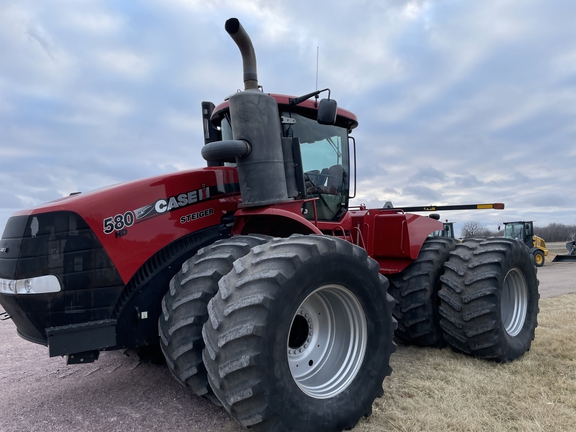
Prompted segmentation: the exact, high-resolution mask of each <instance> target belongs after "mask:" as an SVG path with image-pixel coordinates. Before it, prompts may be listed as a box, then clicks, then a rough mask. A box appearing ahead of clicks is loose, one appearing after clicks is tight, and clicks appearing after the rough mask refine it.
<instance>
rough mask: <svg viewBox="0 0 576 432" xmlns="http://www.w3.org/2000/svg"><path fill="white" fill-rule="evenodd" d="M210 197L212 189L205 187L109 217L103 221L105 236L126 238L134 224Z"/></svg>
mask: <svg viewBox="0 0 576 432" xmlns="http://www.w3.org/2000/svg"><path fill="white" fill-rule="evenodd" d="M210 196H211V195H210V188H209V187H206V186H203V187H201V188H200V189H194V190H191V191H189V192H185V193H181V194H178V195H174V196H170V197H168V198H162V199H159V200H157V201H156V202H155V203H154V204H148V205H145V206H144V207H140V208H137V209H136V210H134V211H127V212H126V213H124V214H121V213H119V214H117V215H116V216H110V217H107V218H106V219H104V221H103V224H104V227H103V231H104V234H112V233H113V232H116V237H121V236H124V235H125V234H126V233H127V230H126V228H128V227H131V226H132V225H134V223H139V222H143V221H144V220H146V219H150V218H152V217H154V216H158V215H161V214H163V213H166V212H171V211H174V210H178V209H180V208H183V207H188V206H191V205H194V204H196V203H199V202H200V201H205V200H207V199H208V198H210ZM187 222H189V221H187ZM181 223H184V222H181Z"/></svg>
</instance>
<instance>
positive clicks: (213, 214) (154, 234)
mask: <svg viewBox="0 0 576 432" xmlns="http://www.w3.org/2000/svg"><path fill="white" fill-rule="evenodd" d="M239 201H240V194H239V192H238V177H237V174H236V169H235V168H231V167H210V168H203V169H197V170H190V171H183V172H179V173H174V174H168V175H162V176H157V177H152V178H148V179H143V180H137V181H133V182H129V183H123V184H120V185H115V186H110V187H107V188H104V189H99V190H97V191H93V192H88V193H82V194H78V195H71V196H68V197H65V198H61V199H58V200H56V201H52V202H49V203H46V204H43V205H41V206H38V207H36V208H34V209H31V210H23V211H20V212H18V213H16V214H17V215H34V214H39V213H44V212H49V211H60V210H63V211H71V212H75V213H77V214H79V215H80V216H81V217H82V218H83V219H84V220H85V221H86V223H88V225H89V226H90V228H91V229H92V230H93V231H94V233H95V234H96V236H97V237H98V239H99V240H100V242H101V243H102V245H103V246H104V248H105V250H106V251H107V252H108V255H109V256H110V258H111V259H112V262H113V263H114V265H115V266H116V268H117V270H118V272H119V273H120V276H121V277H122V279H123V281H124V282H125V283H127V282H128V281H129V280H130V278H131V277H132V276H133V275H134V273H135V272H136V271H137V270H138V269H139V268H140V267H141V266H142V264H143V263H144V262H146V260H147V259H149V258H150V257H151V256H152V255H153V254H154V253H156V252H158V251H159V250H160V249H162V248H163V247H165V246H167V245H168V244H169V243H171V242H173V241H174V240H177V239H179V238H181V237H182V236H184V235H187V234H190V233H192V232H195V231H198V230H201V229H203V228H207V227H210V226H214V225H218V224H220V223H221V219H222V216H223V215H224V214H226V213H230V212H234V211H235V210H236V209H237V208H238V204H239Z"/></svg>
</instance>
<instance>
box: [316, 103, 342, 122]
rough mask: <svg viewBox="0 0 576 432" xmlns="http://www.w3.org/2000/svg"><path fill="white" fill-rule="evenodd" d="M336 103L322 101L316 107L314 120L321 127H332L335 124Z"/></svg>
mask: <svg viewBox="0 0 576 432" xmlns="http://www.w3.org/2000/svg"><path fill="white" fill-rule="evenodd" d="M337 112H338V103H336V101H335V100H334V99H322V100H321V101H320V104H319V105H318V115H317V118H316V120H317V121H318V123H320V124H323V125H333V124H334V123H336V114H337Z"/></svg>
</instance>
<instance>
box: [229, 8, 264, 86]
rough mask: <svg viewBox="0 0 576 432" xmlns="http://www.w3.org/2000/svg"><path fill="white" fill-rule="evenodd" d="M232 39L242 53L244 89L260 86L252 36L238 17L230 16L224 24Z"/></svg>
mask: <svg viewBox="0 0 576 432" xmlns="http://www.w3.org/2000/svg"><path fill="white" fill-rule="evenodd" d="M224 28H225V29H226V31H227V32H228V34H229V35H230V37H231V38H232V40H234V42H236V45H238V49H240V54H241V55H242V69H243V73H244V90H250V89H257V88H258V73H257V67H256V53H255V52H254V45H252V41H251V40H250V36H248V33H246V30H244V27H242V24H240V21H238V19H237V18H230V19H229V20H228V21H226V24H225V26H224Z"/></svg>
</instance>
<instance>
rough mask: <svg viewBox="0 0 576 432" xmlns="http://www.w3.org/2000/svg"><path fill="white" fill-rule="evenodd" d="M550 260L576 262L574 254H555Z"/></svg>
mask: <svg viewBox="0 0 576 432" xmlns="http://www.w3.org/2000/svg"><path fill="white" fill-rule="evenodd" d="M552 262H573V263H576V255H556V256H555V257H554V259H553V260H552Z"/></svg>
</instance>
